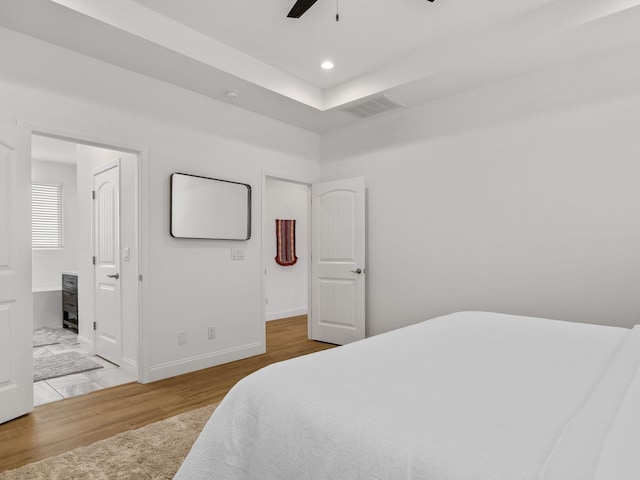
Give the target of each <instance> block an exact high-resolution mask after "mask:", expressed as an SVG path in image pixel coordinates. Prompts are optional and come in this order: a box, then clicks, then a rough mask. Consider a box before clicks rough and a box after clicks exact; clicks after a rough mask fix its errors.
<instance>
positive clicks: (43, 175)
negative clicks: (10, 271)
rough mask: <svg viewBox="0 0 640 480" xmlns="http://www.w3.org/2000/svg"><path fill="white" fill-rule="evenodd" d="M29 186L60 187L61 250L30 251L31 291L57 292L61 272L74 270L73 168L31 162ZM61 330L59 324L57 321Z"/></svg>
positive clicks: (76, 264) (37, 161)
mask: <svg viewBox="0 0 640 480" xmlns="http://www.w3.org/2000/svg"><path fill="white" fill-rule="evenodd" d="M31 180H32V182H36V183H37V182H40V183H50V184H55V185H62V207H63V212H62V218H63V222H64V225H63V228H64V234H63V235H64V248H61V249H57V250H33V251H32V261H33V265H32V272H33V277H32V284H33V288H35V289H42V288H48V287H57V288H61V286H62V276H61V272H63V271H67V270H77V269H78V257H77V246H78V243H77V238H78V202H77V183H76V167H75V165H70V164H66V163H56V162H47V161H41V160H33V161H32V162H31ZM60 326H62V320H60Z"/></svg>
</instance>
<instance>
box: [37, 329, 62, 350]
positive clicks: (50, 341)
mask: <svg viewBox="0 0 640 480" xmlns="http://www.w3.org/2000/svg"><path fill="white" fill-rule="evenodd" d="M58 343H60V337H58V336H57V335H56V334H55V333H51V332H47V331H44V330H36V331H35V332H33V346H34V347H44V346H45V345H56V344H58Z"/></svg>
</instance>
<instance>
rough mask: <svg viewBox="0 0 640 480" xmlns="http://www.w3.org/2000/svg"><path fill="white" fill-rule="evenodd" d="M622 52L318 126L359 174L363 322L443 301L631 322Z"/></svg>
mask: <svg viewBox="0 0 640 480" xmlns="http://www.w3.org/2000/svg"><path fill="white" fill-rule="evenodd" d="M639 125H640V69H638V68H637V50H635V51H634V49H630V50H629V51H625V52H618V53H617V54H615V55H610V56H608V57H607V58H589V59H585V60H584V61H581V62H576V63H574V64H571V65H565V66H564V67H559V68H555V69H552V70H548V71H544V72H539V73H536V74H534V75H530V76H527V77H524V78H514V79H512V80H510V81H507V82H503V83H500V84H494V85H490V86H486V87H483V88H479V89H477V90H474V91H470V92H467V93H465V94H461V95H457V96H455V97H450V98H445V99H442V100H439V101H437V102H433V103H431V104H428V105H424V106H422V107H417V108H414V109H411V110H407V111H405V112H399V113H398V114H393V115H388V116H385V117H382V118H380V119H372V120H371V121H368V122H365V123H362V124H360V125H357V126H354V127H352V128H346V129H343V130H340V131H336V132H332V133H329V134H326V135H323V136H322V139H321V179H322V180H330V179H336V178H341V177H352V176H364V177H365V179H366V185H367V188H368V220H369V223H368V264H367V282H368V305H367V306H368V329H367V330H368V334H369V335H371V334H377V333H380V332H383V331H387V330H391V329H393V328H397V327H400V326H403V325H407V324H411V323H415V322H418V321H421V320H424V319H427V318H430V317H434V316H437V315H441V314H445V313H448V312H453V311H458V310H488V311H499V312H507V313H514V314H523V315H534V316H542V317H550V318H558V319H566V320H572V321H584V322H593V323H602V324H610V325H620V326H631V325H633V324H635V323H640V295H639V294H638V292H640V248H639V247H638V245H640V188H638V184H639V183H638V181H639V179H640V142H639V141H638V126H639Z"/></svg>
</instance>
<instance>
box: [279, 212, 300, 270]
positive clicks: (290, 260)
mask: <svg viewBox="0 0 640 480" xmlns="http://www.w3.org/2000/svg"><path fill="white" fill-rule="evenodd" d="M276 242H277V248H278V254H277V255H276V262H277V263H278V265H282V266H283V267H288V266H290V265H293V264H294V263H296V262H297V261H298V257H296V221H295V220H281V219H276Z"/></svg>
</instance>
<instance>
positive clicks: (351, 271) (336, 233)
mask: <svg viewBox="0 0 640 480" xmlns="http://www.w3.org/2000/svg"><path fill="white" fill-rule="evenodd" d="M312 212H313V213H312V217H313V220H312V221H313V229H312V242H311V243H312V247H311V248H312V250H311V251H312V254H311V255H312V270H311V320H310V323H309V325H310V332H309V336H310V338H311V339H312V340H319V341H322V342H328V343H336V344H338V345H343V344H345V343H350V342H353V341H356V340H360V339H363V338H364V335H365V278H366V275H365V273H366V268H365V267H366V266H365V263H364V262H365V197H364V179H363V178H349V179H345V180H337V181H333V182H326V183H319V184H316V185H313V187H312Z"/></svg>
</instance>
